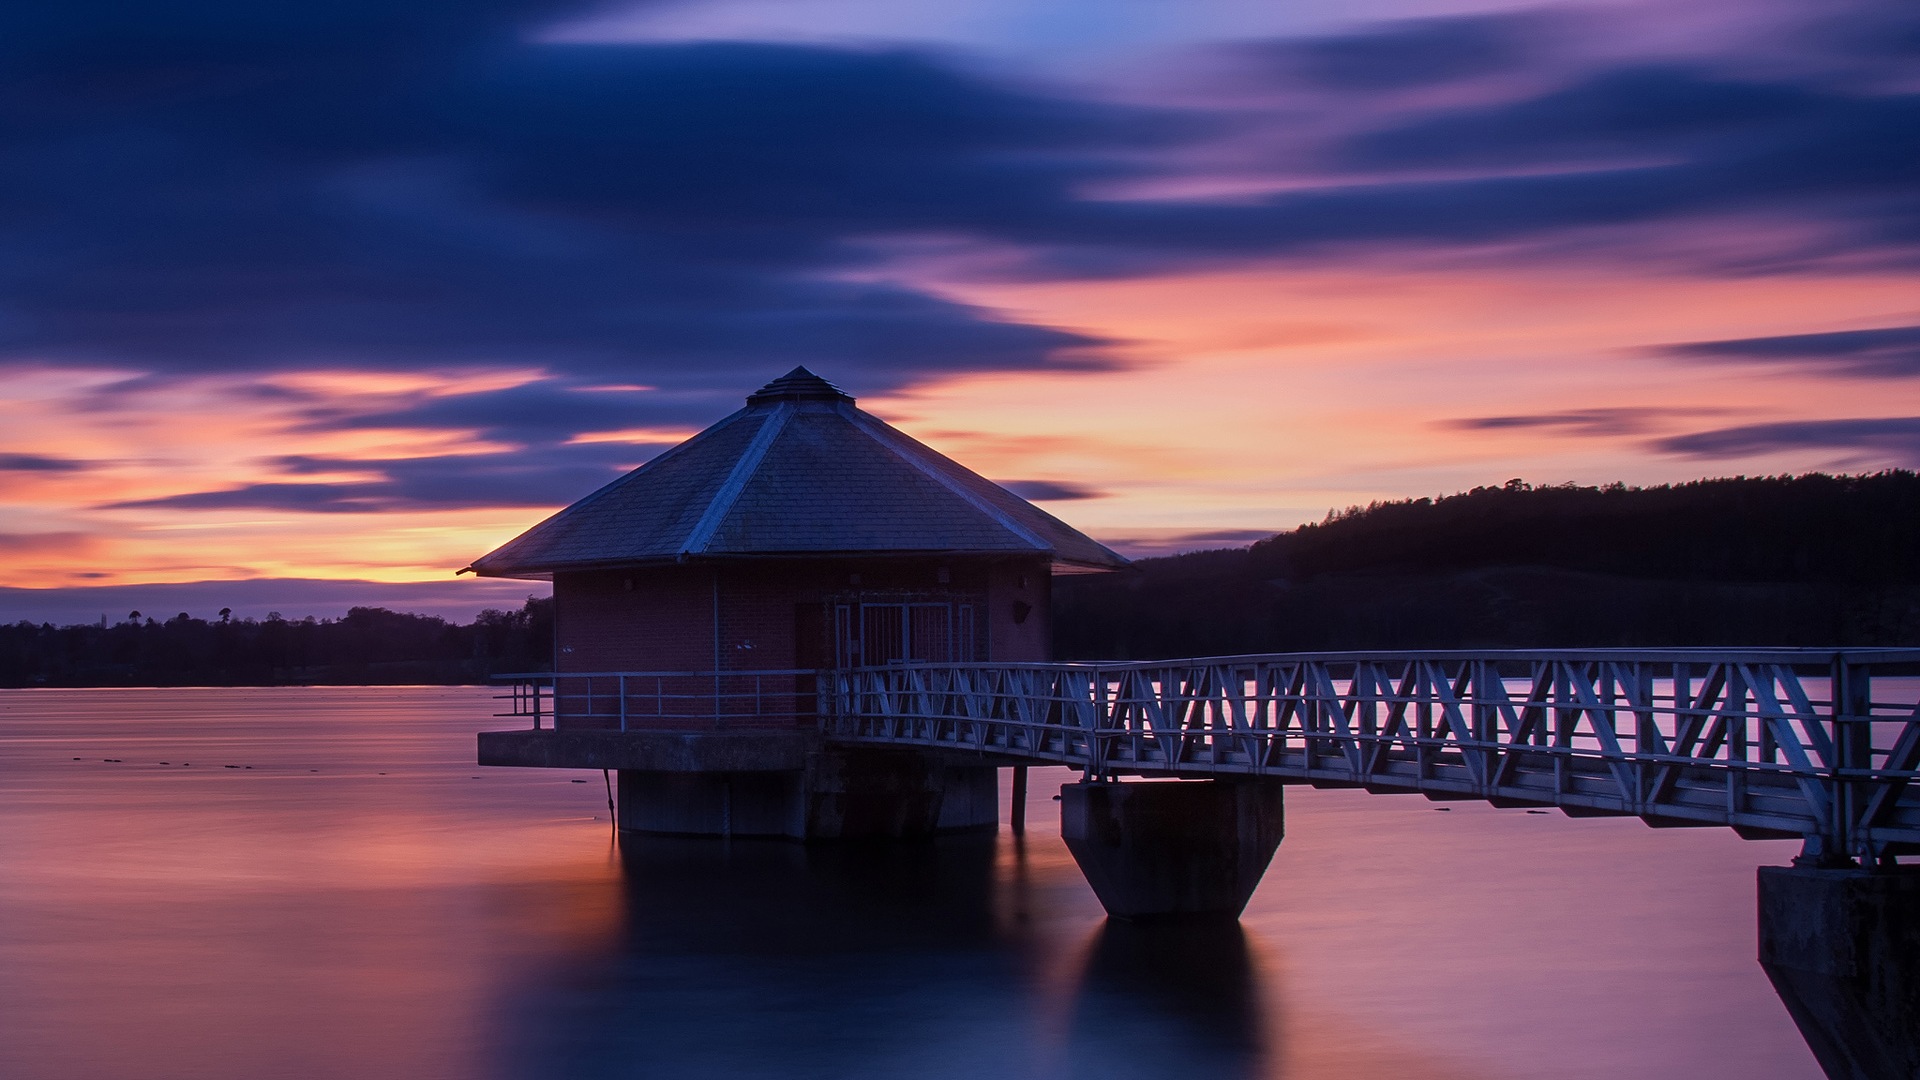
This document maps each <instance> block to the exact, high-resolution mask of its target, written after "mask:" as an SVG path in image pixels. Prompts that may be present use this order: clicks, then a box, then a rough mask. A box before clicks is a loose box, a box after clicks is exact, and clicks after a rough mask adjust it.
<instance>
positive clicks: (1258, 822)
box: [1060, 780, 1285, 921]
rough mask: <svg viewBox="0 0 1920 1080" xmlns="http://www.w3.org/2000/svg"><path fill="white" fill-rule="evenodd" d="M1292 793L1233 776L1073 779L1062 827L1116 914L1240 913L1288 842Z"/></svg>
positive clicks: (1145, 917) (1223, 916) (1063, 803)
mask: <svg viewBox="0 0 1920 1080" xmlns="http://www.w3.org/2000/svg"><path fill="white" fill-rule="evenodd" d="M1283 790H1284V789H1282V788H1281V787H1280V786H1279V785H1277V784H1263V783H1258V782H1236V781H1224V780H1199V781H1191V780H1182V781H1168V782H1142V783H1126V784H1121V783H1111V782H1107V783H1079V784H1068V785H1067V786H1066V787H1063V788H1061V789H1060V834H1061V836H1062V837H1063V838H1064V839H1065V840H1066V842H1067V849H1068V850H1069V851H1071V852H1073V857H1074V861H1076V862H1078V863H1079V864H1080V871H1081V873H1083V874H1085V875H1086V876H1087V883H1088V884H1090V885H1092V886H1093V891H1094V894H1095V895H1097V896H1099V897H1100V903H1101V904H1102V905H1104V906H1105V907H1106V909H1107V914H1109V915H1111V916H1113V917H1114V918H1117V919H1127V920H1131V921H1150V920H1209V919H1213V920H1231V919H1237V918H1239V917H1240V912H1241V911H1243V910H1245V908H1246V906H1247V901H1248V900H1249V899H1251V898H1252V896H1253V890H1254V888H1255V887H1256V886H1258V885H1259V884H1260V877H1261V875H1262V874H1264V873H1265V872H1266V869H1267V864H1268V863H1269V862H1271V861H1272V860H1273V853H1274V851H1275V849H1277V848H1278V847H1279V846H1280V838H1281V836H1282V834H1283V833H1284V831H1285V812H1284V805H1283V802H1282V791H1283Z"/></svg>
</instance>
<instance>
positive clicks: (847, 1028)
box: [496, 837, 1266, 1078]
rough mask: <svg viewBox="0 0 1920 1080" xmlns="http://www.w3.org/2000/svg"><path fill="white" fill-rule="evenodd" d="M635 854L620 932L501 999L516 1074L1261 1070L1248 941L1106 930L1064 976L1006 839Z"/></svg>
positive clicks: (627, 852)
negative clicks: (1021, 906)
mask: <svg viewBox="0 0 1920 1080" xmlns="http://www.w3.org/2000/svg"><path fill="white" fill-rule="evenodd" d="M620 854H621V861H622V864H623V868H624V872H625V881H624V893H625V909H624V921H623V923H622V925H621V926H620V927H619V928H618V929H617V930H616V931H615V932H614V933H612V934H611V935H610V936H609V938H608V940H606V941H605V942H603V943H600V944H599V945H598V946H595V947H589V948H586V949H582V950H580V951H577V952H576V953H574V954H573V955H571V956H569V957H567V958H566V960H565V962H564V963H563V964H560V965H557V966H556V967H555V969H554V970H553V971H552V972H551V973H550V975H549V977H547V978H544V979H539V980H536V981H534V982H531V983H528V984H524V985H522V986H520V987H519V988H517V989H516V990H515V991H514V992H513V993H512V994H511V995H510V996H508V997H507V998H506V999H504V1000H503V1001H501V1003H500V1005H499V1009H498V1012H499V1021H500V1024H499V1026H498V1027H497V1028H496V1030H499V1031H502V1032H504V1033H505V1034H504V1036H503V1042H504V1045H502V1046H501V1047H500V1053H499V1055H498V1057H497V1058H496V1060H497V1061H498V1062H499V1066H500V1073H501V1075H504V1076H516V1077H527V1076H556V1077H557V1076H567V1077H590V1078H596V1077H628V1076H647V1077H681V1076H685V1077H696V1076H698V1077H711V1076H720V1075H726V1076H744V1077H754V1076H781V1077H794V1076H801V1077H810V1076H851V1075H857V1076H875V1077H883V1076H902V1077H907V1076H912V1077H926V1076H948V1075H951V1076H1039V1075H1049V1076H1058V1075H1061V1074H1062V1069H1061V1066H1062V1065H1065V1066H1067V1067H1066V1069H1065V1070H1064V1071H1065V1073H1066V1074H1067V1075H1095V1074H1098V1075H1101V1076H1107V1077H1113V1076H1169V1075H1183V1074H1197V1075H1206V1076H1217V1077H1228V1078H1231V1077H1242V1076H1246V1077H1251V1076H1256V1075H1259V1074H1261V1073H1262V1071H1263V1061H1264V1058H1265V1054H1266V1037H1265V1035H1264V1032H1263V1027H1262V1023H1263V1020H1262V1016H1263V1008H1262V1000H1261V994H1260V992H1259V978H1258V976H1257V973H1256V971H1255V969H1254V966H1253V964H1252V963H1251V962H1250V960H1249V953H1248V949H1247V943H1246V940H1245V937H1244V936H1243V934H1242V932H1241V931H1240V929H1239V928H1238V927H1237V926H1227V927H1217V926H1216V927H1206V928H1194V929H1188V928H1181V927H1151V928H1137V927H1131V926H1127V925H1124V924H1119V923H1108V924H1105V925H1104V926H1102V927H1101V928H1100V929H1099V930H1098V931H1096V932H1095V934H1094V935H1093V937H1092V940H1091V942H1090V944H1089V947H1087V948H1086V949H1084V950H1078V951H1066V952H1061V953H1057V954H1055V955H1053V956H1052V958H1051V961H1050V962H1049V960H1048V957H1047V954H1046V952H1045V950H1044V949H1038V948H1034V947H1033V946H1034V943H1033V942H1032V941H1030V940H1028V938H1027V930H1026V929H1025V927H1027V926H1028V925H1031V924H1030V923H1028V922H1024V921H1022V920H1021V919H1019V918H1017V917H1015V916H1014V914H1013V912H1012V911H1011V910H1009V907H1011V906H1017V905H1009V904H1008V897H1009V892H1008V890H1007V889H1006V888H1003V887H998V886H996V866H995V854H996V848H995V843H994V839H993V838H992V837H984V838H958V839H952V840H942V841H938V842H934V843H927V844H911V845H902V844H880V845H872V846H867V845H833V846H824V847H801V846H798V845H792V844H783V843H778V842H771V843H745V842H740V841H734V842H731V843H728V842H717V841H705V840H664V839H652V838H644V839H627V840H624V841H623V842H622V844H621V852H620ZM1016 866H1017V864H1016ZM1083 925H1084V924H1083Z"/></svg>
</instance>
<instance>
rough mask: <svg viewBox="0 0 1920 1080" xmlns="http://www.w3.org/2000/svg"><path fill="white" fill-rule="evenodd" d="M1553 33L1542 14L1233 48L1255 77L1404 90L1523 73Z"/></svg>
mask: <svg viewBox="0 0 1920 1080" xmlns="http://www.w3.org/2000/svg"><path fill="white" fill-rule="evenodd" d="M1552 29H1553V27H1552V25H1551V23H1550V22H1549V21H1548V20H1546V19H1544V18H1543V17H1541V16H1540V15H1537V14H1499V15H1465V16H1455V17H1451V18H1429V19H1409V20H1406V21H1404V22H1395V23H1389V24H1386V25H1384V26H1376V27H1373V28H1370V29H1367V30H1363V31H1357V32H1352V33H1345V34H1334V35H1329V36H1326V37H1316V38H1305V39H1293V40H1279V41H1268V42H1260V43H1257V44H1250V45H1241V46H1235V47H1233V48H1231V49H1230V50H1229V53H1230V55H1231V56H1232V58H1234V59H1236V60H1238V61H1240V62H1241V63H1243V64H1247V63H1249V62H1250V66H1251V67H1253V69H1254V70H1253V72H1252V73H1251V74H1254V75H1255V76H1256V77H1258V76H1264V77H1265V78H1268V79H1273V78H1278V79H1280V80H1283V81H1293V82H1302V83H1306V84H1308V85H1311V86H1316V87H1320V88H1322V89H1326V90H1333V91H1379V90H1406V89H1410V88H1413V87H1420V86H1432V85H1435V84H1440V83H1448V82H1455V81H1458V80H1461V79H1468V78H1474V77H1477V76H1485V75H1491V74H1496V73H1500V72H1507V71H1513V70H1516V69H1520V68H1524V67H1525V66H1526V65H1527V63H1528V62H1529V61H1530V60H1531V59H1532V53H1533V48H1532V46H1534V44H1535V43H1536V41H1537V40H1538V39H1539V38H1540V37H1541V36H1542V35H1543V34H1544V33H1547V32H1549V31H1551V30H1552Z"/></svg>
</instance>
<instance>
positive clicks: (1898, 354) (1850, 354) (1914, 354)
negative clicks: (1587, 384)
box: [1661, 326, 1920, 378]
mask: <svg viewBox="0 0 1920 1080" xmlns="http://www.w3.org/2000/svg"><path fill="white" fill-rule="evenodd" d="M1661 351H1662V352H1665V353H1667V354H1669V355H1672V356H1678V357H1683V358H1685V359H1690V360H1707V361H1720V362H1729V361H1731V362H1748V363H1768V364H1788V365H1792V366H1795V367H1798V368H1800V369H1801V370H1803V371H1806V372H1809V373H1814V374H1832V375H1844V376H1855V377H1860V378H1912V377H1914V376H1920V326H1883V327H1876V328H1874V329H1870V330H1838V331H1832V332H1828V333H1820V334H1782V335H1779V336H1775V337H1756V338H1737V339H1733V340H1728V341H1694V342H1687V343H1684V344H1680V345H1668V346H1665V347H1664V348H1663V349H1662V350H1661Z"/></svg>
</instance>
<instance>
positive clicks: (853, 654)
mask: <svg viewBox="0 0 1920 1080" xmlns="http://www.w3.org/2000/svg"><path fill="white" fill-rule="evenodd" d="M973 607H974V606H973V605H972V604H960V603H941V602H928V601H893V602H862V603H857V604H854V603H848V604H837V605H835V606H834V620H833V621H834V663H835V664H836V665H837V666H840V667H874V666H879V665H882V664H892V663H898V662H900V661H907V660H913V661H920V662H923V663H934V664H964V663H971V662H973V661H974V660H976V659H978V657H977V656H976V653H977V651H978V650H977V649H976V647H975V644H974V641H975V638H974V633H975V626H974V617H973Z"/></svg>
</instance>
